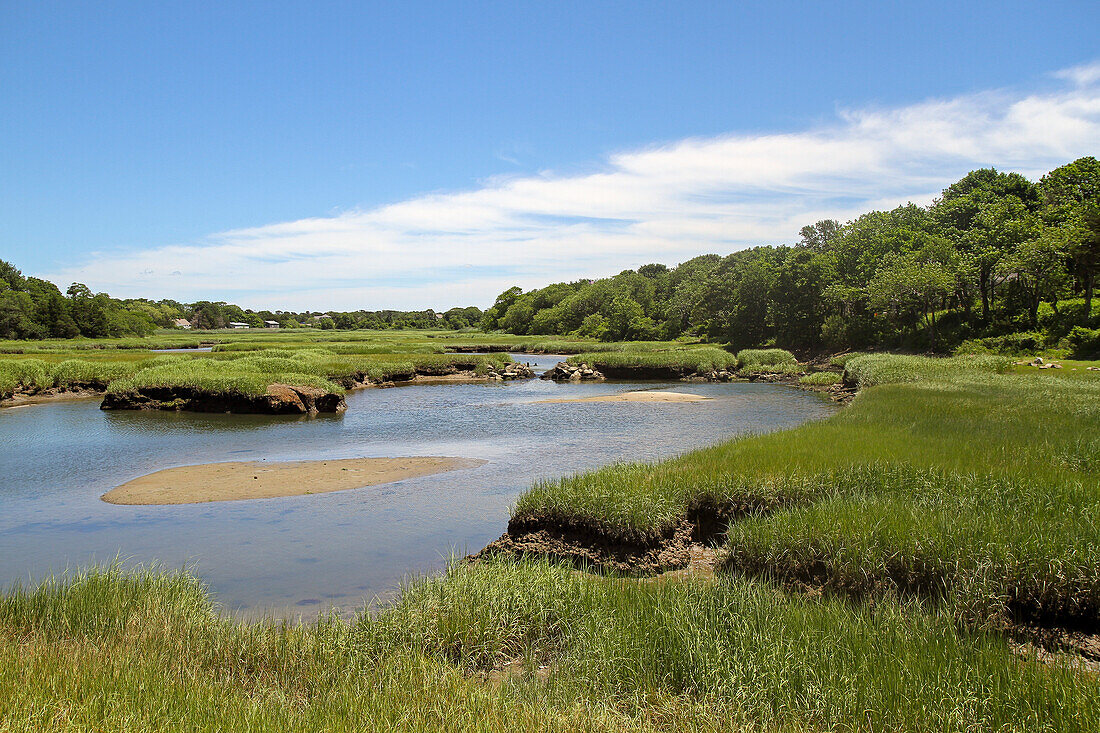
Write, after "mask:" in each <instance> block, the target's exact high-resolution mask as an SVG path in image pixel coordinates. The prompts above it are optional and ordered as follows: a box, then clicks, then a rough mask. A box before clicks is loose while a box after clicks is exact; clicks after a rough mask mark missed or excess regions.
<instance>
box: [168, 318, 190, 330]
mask: <svg viewBox="0 0 1100 733" xmlns="http://www.w3.org/2000/svg"><path fill="white" fill-rule="evenodd" d="M172 325H173V326H175V327H176V328H182V329H185V330H187V331H190V330H191V321H189V320H187V319H186V318H177V319H176V320H174V321H172Z"/></svg>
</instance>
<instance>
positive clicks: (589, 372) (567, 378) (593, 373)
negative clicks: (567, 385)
mask: <svg viewBox="0 0 1100 733" xmlns="http://www.w3.org/2000/svg"><path fill="white" fill-rule="evenodd" d="M542 378H543V379H553V380H554V381H555V382H590V381H597V380H601V379H603V378H604V376H603V374H602V373H600V372H599V371H597V370H596V369H593V368H592V367H590V366H588V364H570V363H569V362H567V361H559V362H558V363H557V366H555V367H554V368H553V369H550V370H549V371H547V372H545V373H544V374H543V375H542Z"/></svg>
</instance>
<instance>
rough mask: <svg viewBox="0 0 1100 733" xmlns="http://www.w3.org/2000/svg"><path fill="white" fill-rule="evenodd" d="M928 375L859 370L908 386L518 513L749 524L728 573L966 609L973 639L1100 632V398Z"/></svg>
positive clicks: (550, 492)
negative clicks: (704, 513)
mask: <svg viewBox="0 0 1100 733" xmlns="http://www.w3.org/2000/svg"><path fill="white" fill-rule="evenodd" d="M893 358H898V359H901V357H893ZM926 361H929V362H931V361H933V360H926ZM934 361H935V363H933V364H927V365H922V364H920V363H916V364H914V363H912V362H911V361H910V360H908V359H904V360H903V361H902V363H901V364H900V365H896V366H895V365H891V364H889V363H886V362H884V361H881V360H877V361H876V363H874V364H873V365H864V366H863V367H861V368H860V371H859V373H860V374H861V375H865V376H867V377H868V378H870V379H873V380H875V381H886V380H889V379H896V380H899V383H896V384H885V385H883V386H879V387H875V388H869V389H866V390H865V391H864V392H862V393H861V394H860V395H859V396H858V397H857V398H856V400H855V401H854V402H853V403H852V405H851V406H850V407H848V408H846V409H845V410H843V411H842V412H840V413H838V414H837V415H836V416H834V417H832V418H831V419H829V420H826V421H823V422H818V423H812V424H808V425H804V426H802V427H800V428H797V429H795V430H789V431H784V432H782V433H775V434H769V435H761V436H753V437H748V438H742V439H739V440H735V441H731V442H729V443H725V444H722V445H718V446H714V447H711V448H706V449H703V450H700V451H695V452H692V453H688V454H686V455H684V456H681V457H679V458H675V459H672V460H669V461H664V462H660V463H656V464H625V465H622V464H621V465H614V466H609V467H606V468H603V469H600V470H597V471H594V472H589V473H585V474H580V475H575V476H570V477H566V478H563V479H560V480H553V481H544V482H541V483H539V484H536V485H535V486H534V487H533V488H532V489H531V490H529V491H528V492H527V493H526V494H524V495H523V496H521V497H520V499H519V500H518V501H517V504H516V507H515V509H514V515H515V516H517V517H524V516H530V517H553V518H558V519H561V520H571V521H574V520H579V521H583V522H585V523H587V524H589V525H591V526H594V527H597V528H600V529H601V530H602V531H604V532H606V533H607V534H609V535H611V536H613V537H620V538H624V539H635V540H638V539H649V540H653V539H656V538H657V537H659V536H660V535H661V534H662V533H664V532H666V531H667V530H668V529H669V528H670V527H671V526H672V525H673V524H674V523H676V522H678V521H679V520H680V519H681V518H682V517H684V516H686V515H689V514H690V512H691V511H692V508H693V507H697V506H701V505H706V506H716V507H725V508H726V509H727V511H728V512H729V513H730V514H731V515H733V516H735V517H742V518H741V519H740V520H739V521H735V522H734V523H733V524H732V525H731V528H730V531H729V542H728V547H729V549H730V551H731V562H730V567H731V568H734V569H745V570H750V571H752V572H760V573H764V574H766V575H771V576H773V577H779V578H783V577H788V578H791V579H794V580H799V581H802V580H810V581H814V582H816V583H821V584H824V585H826V586H830V587H834V588H838V589H848V590H850V591H852V592H855V593H859V594H864V593H884V592H888V591H891V590H896V591H903V592H915V593H917V594H922V595H926V596H931V595H935V596H938V597H941V598H943V597H946V596H948V595H950V594H952V593H955V594H957V595H958V597H957V598H956V599H955V601H954V602H955V603H957V604H958V605H959V607H960V611H959V613H960V616H963V617H966V618H967V619H969V621H970V622H973V623H976V624H985V623H994V624H996V623H1004V622H1005V621H1007V620H1012V619H1016V620H1026V619H1031V620H1039V621H1043V622H1057V623H1082V622H1088V623H1095V622H1096V621H1097V620H1098V619H1100V575H1098V574H1097V573H1096V568H1097V567H1100V492H1098V491H1097V468H1098V466H1100V460H1098V458H1097V456H1098V455H1100V447H1098V445H1097V443H1096V441H1094V440H1092V436H1094V435H1095V434H1096V432H1097V429H1098V428H1100V384H1097V383H1092V382H1084V381H1077V380H1064V379H1058V378H1056V377H1040V376H1035V377H1031V378H1024V377H1014V376H1007V375H1000V374H996V373H995V372H992V371H990V369H993V368H997V366H998V365H999V364H1000V363H1001V362H999V361H988V360H980V361H973V360H969V359H968V360H964V361H962V362H961V363H960V362H958V361H954V362H953V361H952V360H946V359H939V360H934ZM945 362H946V363H945ZM856 363H857V362H856V361H855V360H853V361H852V362H850V363H849V368H852V366H853V365H854V364H856ZM872 366H874V368H871V367H872ZM914 375H916V376H914ZM921 375H923V376H921ZM919 379H923V380H924V381H910V380H919Z"/></svg>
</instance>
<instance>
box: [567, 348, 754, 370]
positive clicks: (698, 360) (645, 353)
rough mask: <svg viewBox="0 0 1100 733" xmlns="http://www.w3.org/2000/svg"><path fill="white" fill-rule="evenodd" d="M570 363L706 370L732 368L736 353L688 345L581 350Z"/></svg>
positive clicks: (609, 367)
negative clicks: (663, 347) (589, 351)
mask: <svg viewBox="0 0 1100 733" xmlns="http://www.w3.org/2000/svg"><path fill="white" fill-rule="evenodd" d="M569 363H570V364H582V363H584V364H589V365H590V366H593V367H595V368H596V369H599V370H601V371H603V370H626V369H630V370H642V371H660V370H667V371H669V372H677V373H682V374H705V373H708V372H712V371H722V370H729V369H733V368H735V367H736V365H737V357H736V356H734V355H733V354H731V353H729V352H728V351H724V350H722V349H719V348H715V347H713V346H703V347H685V348H680V349H676V350H652V351H651V350H645V349H637V350H623V351H608V352H599V353H597V352H591V353H581V354H577V355H575V356H571V357H569Z"/></svg>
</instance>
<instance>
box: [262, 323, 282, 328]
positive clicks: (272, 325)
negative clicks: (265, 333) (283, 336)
mask: <svg viewBox="0 0 1100 733" xmlns="http://www.w3.org/2000/svg"><path fill="white" fill-rule="evenodd" d="M278 327H279V322H278V321H264V328H278Z"/></svg>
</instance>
